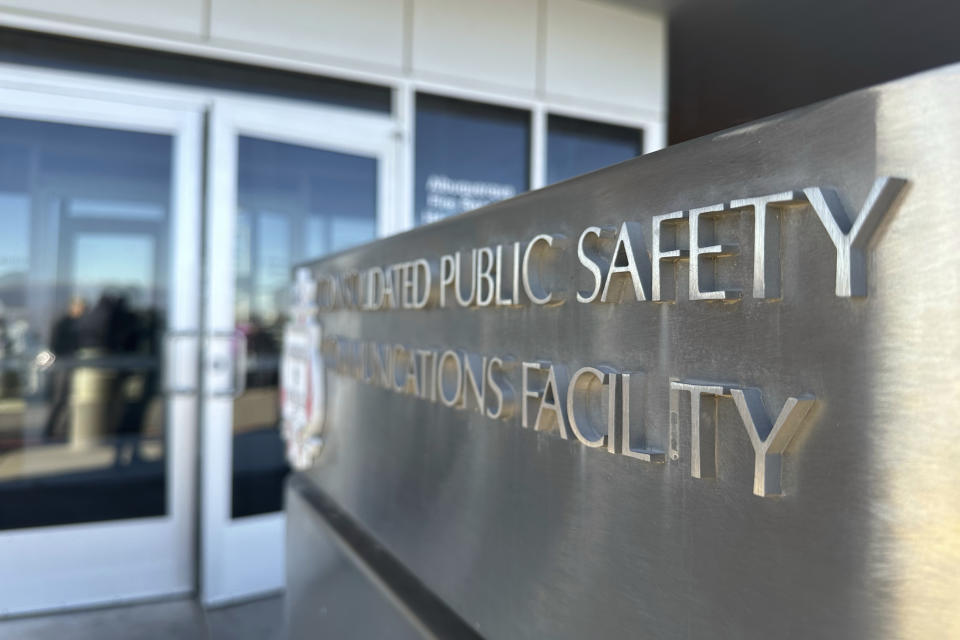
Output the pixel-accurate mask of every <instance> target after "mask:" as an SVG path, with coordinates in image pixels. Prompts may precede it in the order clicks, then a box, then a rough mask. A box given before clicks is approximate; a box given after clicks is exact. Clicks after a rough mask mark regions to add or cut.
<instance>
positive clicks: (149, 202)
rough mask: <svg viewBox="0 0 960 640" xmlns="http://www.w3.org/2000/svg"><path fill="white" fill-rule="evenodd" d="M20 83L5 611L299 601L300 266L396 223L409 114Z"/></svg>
mask: <svg viewBox="0 0 960 640" xmlns="http://www.w3.org/2000/svg"><path fill="white" fill-rule="evenodd" d="M14 75H15V76H16V79H11V78H8V77H6V76H5V75H4V69H2V68H0V617H3V616H4V615H13V614H20V613H25V612H30V611H40V610H49V609H56V608H63V607H77V606H84V605H88V604H109V603H116V602H120V601H125V600H137V599H144V598H150V597H156V596H169V595H173V594H178V593H183V594H187V593H193V592H199V594H200V596H201V598H202V600H203V601H204V602H205V603H206V604H217V603H225V602H229V601H231V600H236V599H239V598H244V597H250V596H254V595H257V594H261V593H267V592H270V591H276V590H279V589H282V587H283V582H284V575H283V566H284V562H283V556H284V547H283V541H284V518H283V513H282V509H283V502H282V487H283V482H284V479H285V476H286V474H287V472H288V468H287V465H286V462H285V459H284V450H283V447H282V445H281V440H280V436H279V425H278V413H279V412H278V392H277V383H278V372H277V365H278V360H279V352H280V342H281V335H282V325H283V323H284V321H285V310H286V307H287V304H288V299H287V292H288V289H289V282H290V279H291V268H292V266H293V265H294V264H296V263H298V262H301V261H304V260H307V259H311V258H314V257H318V256H320V255H322V254H324V253H327V252H331V251H336V250H338V249H341V248H346V247H348V246H352V245H354V244H357V243H360V242H364V241H367V240H369V239H372V238H374V237H375V236H377V235H380V234H383V233H385V232H387V231H389V230H391V222H390V218H389V216H388V215H387V214H386V211H387V209H388V203H389V202H390V201H391V199H392V198H393V194H392V192H391V185H392V184H393V175H392V174H393V162H394V157H395V153H396V151H395V146H394V145H395V143H396V142H395V137H394V129H393V125H392V121H391V119H390V117H389V115H384V114H374V115H370V114H364V113H362V112H357V111H349V110H345V109H332V108H330V109H328V108H323V107H314V106H291V105H290V104H281V103H279V102H278V101H269V100H263V101H260V100H255V99H220V98H215V97H211V96H204V95H193V94H183V93H177V94H176V95H175V96H174V95H172V94H170V95H168V94H167V93H166V92H164V91H163V90H160V89H156V90H155V91H154V90H151V91H146V90H137V91H135V92H127V91H125V87H124V85H123V84H122V83H116V84H114V83H107V82H105V83H104V86H105V87H108V88H107V89H104V88H103V87H100V86H97V87H94V88H88V87H87V86H86V85H85V84H84V83H69V82H68V83H66V84H67V85H68V86H72V87H74V88H73V89H69V88H65V87H64V86H63V84H62V83H61V82H59V80H58V78H57V77H54V78H53V79H52V80H51V81H49V82H39V81H37V79H36V78H33V77H29V78H28V80H29V82H21V81H20V78H22V74H21V75H19V76H18V75H17V74H14ZM41 75H42V74H41ZM21 85H22V86H21ZM204 159H205V160H206V164H204ZM204 183H205V184H206V198H205V199H204V189H203V185H204ZM198 461H199V463H198Z"/></svg>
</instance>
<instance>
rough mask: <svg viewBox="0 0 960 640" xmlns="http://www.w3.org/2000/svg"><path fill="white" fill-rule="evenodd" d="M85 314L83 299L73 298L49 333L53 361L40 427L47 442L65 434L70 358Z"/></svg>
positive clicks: (70, 377)
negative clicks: (47, 403) (47, 404)
mask: <svg viewBox="0 0 960 640" xmlns="http://www.w3.org/2000/svg"><path fill="white" fill-rule="evenodd" d="M85 312H86V302H84V300H83V298H80V297H75V298H73V299H72V300H71V301H70V304H69V305H68V307H67V312H66V313H65V314H63V315H62V316H60V318H58V319H57V320H56V322H54V324H53V327H52V328H51V330H50V351H52V352H53V357H54V358H55V360H54V365H53V368H52V369H51V372H50V412H49V414H48V415H47V421H46V424H45V425H44V428H43V435H44V439H46V440H52V439H61V438H64V437H66V435H67V431H68V419H69V416H70V392H71V389H72V382H73V359H74V357H75V356H76V353H77V349H78V348H79V345H80V337H79V336H80V333H79V324H80V318H81V317H83V315H84V313H85Z"/></svg>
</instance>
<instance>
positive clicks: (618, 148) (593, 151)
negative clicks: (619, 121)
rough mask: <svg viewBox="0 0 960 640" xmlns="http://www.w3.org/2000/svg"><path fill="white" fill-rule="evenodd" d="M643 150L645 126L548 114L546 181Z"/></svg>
mask: <svg viewBox="0 0 960 640" xmlns="http://www.w3.org/2000/svg"><path fill="white" fill-rule="evenodd" d="M641 153H643V130H642V129H631V128H630V127H618V126H616V125H612V124H603V123H600V122H590V121H588V120H577V119H575V118H565V117H562V116H549V117H548V118H547V184H553V183H554V182H560V181H561V180H566V179H567V178H572V177H574V176H579V175H581V174H584V173H589V172H591V171H596V170H597V169H602V168H603V167H607V166H610V165H611V164H616V163H618V162H623V161H624V160H629V159H630V158H633V157H636V156H638V155H640V154H641Z"/></svg>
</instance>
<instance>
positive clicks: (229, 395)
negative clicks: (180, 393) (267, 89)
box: [203, 103, 395, 603]
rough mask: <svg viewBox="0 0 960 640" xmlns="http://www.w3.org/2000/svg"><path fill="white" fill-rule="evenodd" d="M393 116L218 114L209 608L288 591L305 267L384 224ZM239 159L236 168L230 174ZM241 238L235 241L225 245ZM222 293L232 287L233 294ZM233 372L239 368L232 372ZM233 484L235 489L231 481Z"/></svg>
mask: <svg viewBox="0 0 960 640" xmlns="http://www.w3.org/2000/svg"><path fill="white" fill-rule="evenodd" d="M394 143H395V142H394V136H393V135H392V123H391V121H390V119H389V118H388V117H384V116H379V115H376V116H373V115H366V114H364V115H357V114H353V113H350V112H347V111H344V110H332V109H327V108H309V109H308V108H299V107H297V108H294V107H289V108H287V107H284V108H277V107H276V106H273V107H272V108H266V107H264V108H255V107H250V106H247V105H243V104H238V103H220V104H218V105H217V106H216V108H215V111H214V119H213V126H212V138H211V150H212V153H211V158H210V161H211V163H214V164H212V165H211V166H216V167H219V168H220V173H219V176H220V178H221V180H219V181H215V182H214V184H213V185H212V188H211V192H210V198H211V200H210V207H211V210H212V218H211V226H210V231H211V233H212V234H215V236H216V238H217V242H216V243H214V242H213V240H212V237H211V238H210V244H209V246H210V247H211V251H210V252H209V254H208V255H209V259H210V271H211V274H212V275H214V274H215V277H212V278H211V280H210V282H211V285H212V287H214V288H215V287H217V286H218V284H220V283H225V282H233V283H234V284H235V287H234V288H233V290H213V289H212V290H211V291H210V295H209V300H210V301H211V302H210V307H209V310H208V314H207V319H206V326H207V331H208V336H209V337H208V340H207V345H208V350H207V365H206V371H207V374H206V375H207V381H208V383H207V385H206V389H207V392H206V394H205V395H206V397H205V400H204V404H205V410H204V431H205V436H204V448H205V452H206V453H205V468H204V493H203V495H204V501H205V504H206V508H205V513H204V525H203V526H204V532H203V534H204V535H203V538H204V545H203V549H204V562H203V565H204V581H203V591H204V594H203V595H204V600H205V601H206V602H208V603H217V602H224V601H228V600H231V599H236V598H240V597H245V596H249V595H251V594H254V593H258V592H265V591H269V590H275V589H279V588H281V587H282V585H283V514H282V509H283V482H284V479H285V477H286V474H287V473H288V467H287V464H286V461H285V453H284V446H283V443H282V440H281V437H280V429H279V404H278V401H279V396H278V379H279V372H278V365H279V359H280V348H281V340H282V335H283V325H284V323H285V321H286V319H287V318H286V308H287V306H288V304H289V301H288V299H287V292H288V290H289V288H290V280H291V272H292V268H293V266H294V265H295V264H297V263H299V262H303V261H305V260H307V259H311V258H315V257H319V256H321V255H324V254H326V253H329V252H331V251H337V250H340V249H344V248H347V247H350V246H354V245H356V244H359V243H362V242H365V241H368V240H372V239H373V238H375V237H376V235H377V234H378V232H379V231H381V230H382V229H383V228H384V225H383V222H384V220H383V218H384V209H385V203H386V202H387V200H388V193H387V192H388V189H387V188H386V185H387V184H388V183H389V175H388V174H389V172H390V171H391V166H392V154H393V153H394V150H393V144H394ZM224 162H229V163H230V166H231V168H233V169H234V171H231V172H229V173H228V172H227V171H225V170H224V164H223V163H224ZM227 237H229V238H231V239H232V241H233V242H232V243H228V242H224V239H225V238H227ZM224 289H225V288H224ZM226 363H229V364H226ZM225 480H228V481H225Z"/></svg>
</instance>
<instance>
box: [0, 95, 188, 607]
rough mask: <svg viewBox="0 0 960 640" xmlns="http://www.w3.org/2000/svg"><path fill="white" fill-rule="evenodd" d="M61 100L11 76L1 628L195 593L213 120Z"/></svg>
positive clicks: (5, 111)
mask: <svg viewBox="0 0 960 640" xmlns="http://www.w3.org/2000/svg"><path fill="white" fill-rule="evenodd" d="M58 84H59V83H57V85H58ZM57 85H54V84H51V85H50V89H49V90H46V89H44V88H43V86H42V84H41V83H40V82H39V81H36V82H34V83H32V87H33V88H31V89H29V90H28V89H21V88H18V87H17V86H16V83H15V82H14V81H12V80H10V81H6V80H5V79H4V78H0V616H2V615H9V614H15V613H23V612H29V611H38V610H44V609H55V608H62V607H75V606H81V605H87V604H94V603H101V602H102V603H112V602H117V601H121V600H135V599H142V598H147V597H154V596H160V595H169V594H174V593H184V592H190V591H192V590H193V588H194V555H193V539H192V532H193V528H194V517H193V509H194V493H195V483H194V467H193V463H194V455H195V446H196V429H195V426H196V413H197V404H196V403H197V397H196V394H197V378H198V376H197V371H198V365H197V355H198V353H197V352H198V337H197V336H198V329H199V319H200V315H199V285H200V273H199V267H200V261H199V255H200V251H199V248H200V247H199V239H200V183H199V179H198V177H199V175H200V171H199V170H200V151H201V141H202V140H201V132H202V111H201V109H200V108H199V107H198V106H196V105H190V104H185V103H184V104H172V103H169V102H167V103H165V104H166V105H167V106H158V103H156V102H151V103H144V102H138V101H134V100H132V99H127V98H126V97H125V96H123V95H122V94H117V95H116V97H110V98H107V97H106V96H107V95H108V93H106V92H99V93H98V97H97V98H92V97H84V96H83V95H80V94H79V93H75V94H67V93H66V92H65V91H61V90H59V89H57V88H56V86H57ZM138 100H140V101H142V100H146V98H143V97H141V98H139V99H138Z"/></svg>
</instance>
